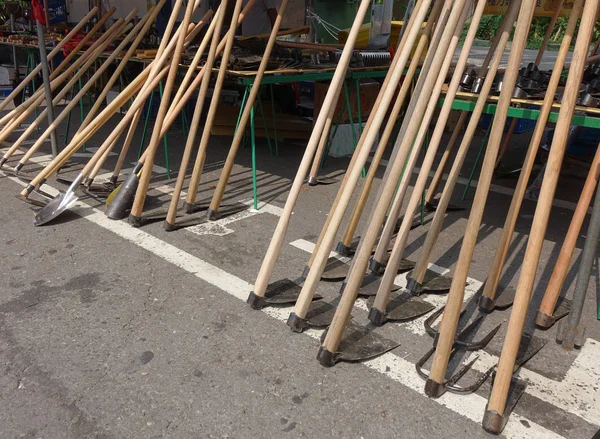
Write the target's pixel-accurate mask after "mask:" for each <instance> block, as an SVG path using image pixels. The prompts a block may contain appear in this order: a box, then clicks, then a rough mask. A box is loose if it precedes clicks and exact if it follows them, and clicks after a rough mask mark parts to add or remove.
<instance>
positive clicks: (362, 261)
mask: <svg viewBox="0 0 600 439" xmlns="http://www.w3.org/2000/svg"><path fill="white" fill-rule="evenodd" d="M453 3H454V4H453V5H452V9H451V11H450V15H449V17H448V22H447V24H446V25H443V24H441V23H442V22H440V24H438V26H439V29H440V30H442V29H443V32H442V36H441V40H440V43H439V45H437V46H434V45H432V49H431V50H432V51H435V52H436V55H437V56H435V59H434V61H433V63H432V65H431V70H430V72H429V74H428V75H427V76H426V77H425V80H424V85H423V92H422V94H420V95H414V96H413V97H412V100H411V101H416V102H417V104H416V105H415V107H414V112H413V113H409V114H407V116H406V119H405V120H407V123H406V124H405V125H406V135H405V136H404V137H402V138H400V137H399V138H398V139H397V142H396V143H397V145H400V147H399V148H398V149H397V151H398V154H397V155H396V157H395V159H394V161H393V162H391V163H390V165H389V166H388V168H390V172H389V178H388V180H387V181H386V183H385V185H384V186H385V187H384V188H383V190H382V192H381V198H380V199H378V200H377V204H376V206H375V207H374V209H373V215H372V218H371V224H370V227H369V228H368V229H367V231H366V233H365V235H364V236H363V238H362V239H361V242H360V244H359V246H358V249H357V252H356V254H355V256H354V259H353V262H352V268H351V269H350V272H349V275H348V277H347V281H346V285H345V287H344V291H343V294H342V298H341V299H340V303H339V305H338V307H337V310H336V313H335V315H334V317H333V321H332V322H331V325H330V327H329V330H328V331H327V336H326V337H325V340H324V342H323V345H322V347H323V348H325V349H326V350H327V351H328V352H331V353H334V352H337V350H338V348H339V344H340V342H341V338H342V334H343V331H344V328H345V325H346V322H347V320H348V318H349V317H350V313H351V310H352V307H353V304H354V301H355V300H356V297H357V295H358V290H359V289H360V286H361V284H362V281H363V278H364V275H365V271H366V269H367V264H368V261H369V257H370V255H371V249H372V248H373V245H374V244H375V242H376V240H377V235H378V234H379V230H380V228H381V225H382V224H383V221H384V219H385V215H386V213H387V208H388V206H389V204H390V202H391V201H392V198H393V197H394V193H395V189H396V182H397V181H398V180H399V179H400V175H401V174H402V170H403V168H404V164H405V162H406V160H407V158H408V155H409V153H410V149H411V145H412V141H413V140H414V138H415V136H416V134H417V132H418V130H419V127H420V125H421V118H422V117H423V115H424V113H425V110H426V107H427V104H428V102H429V98H430V97H431V93H432V88H433V86H434V84H435V83H436V82H437V79H438V73H439V71H440V69H441V67H442V64H443V61H444V59H445V58H446V51H447V49H448V47H449V46H450V41H451V39H452V35H453V34H454V32H455V29H456V27H457V25H458V23H459V21H460V19H461V17H463V16H464V10H465V8H467V6H468V5H470V3H471V1H470V0H457V1H455V2H453ZM423 6H425V7H426V6H428V5H427V4H426V2H424V3H423ZM425 12H426V10H425V11H424V10H422V9H421V10H419V11H418V12H416V13H415V14H416V15H417V16H418V17H419V18H418V19H417V21H416V22H415V24H416V25H418V24H419V23H420V22H422V21H423V20H424V19H425ZM415 31H418V26H415V27H413V28H411V29H408V30H407V33H408V34H410V35H411V37H412V35H413V34H414V33H415ZM415 37H416V35H415ZM412 41H413V42H414V39H412ZM411 46H412V44H411ZM405 49H406V50H407V51H410V49H411V47H409V46H406V47H405ZM402 55H405V50H403V51H402V54H401V55H400V56H402ZM399 67H401V68H402V70H404V65H401V64H399ZM395 73H397V74H398V75H401V74H402V73H403V72H402V71H400V72H395ZM390 84H392V83H390ZM390 100H391V96H390V97H389V98H388V99H385V100H384V101H383V102H382V103H383V104H384V105H383V106H382V107H380V108H379V109H378V111H377V113H378V114H377V116H385V111H386V108H387V107H386V105H389V103H390ZM409 120H410V121H411V122H408V121H409ZM373 126H374V128H375V129H377V128H378V125H376V124H374V125H373ZM369 134H370V135H372V136H373V137H374V135H376V134H377V133H376V132H374V131H371V132H369V133H368V134H367V136H368V135H369ZM370 144H371V142H367V141H365V145H366V146H369V145H370ZM361 152H362V153H363V154H362V155H363V157H361V160H360V161H359V162H358V163H357V165H358V164H360V165H362V164H363V163H364V160H365V159H366V155H367V154H368V149H365V150H364V151H361ZM365 153H366V154H365ZM359 177H360V169H358V166H357V167H356V168H355V169H353V175H352V179H351V180H350V182H349V183H350V184H349V185H348V186H347V187H346V188H345V190H344V191H345V193H344V195H343V198H342V201H341V202H340V204H339V206H338V210H337V211H336V213H335V215H334V216H335V218H334V219H333V220H332V221H331V225H330V229H329V230H328V234H329V236H327V237H326V238H325V239H324V240H323V245H322V247H321V249H320V250H321V252H320V253H321V254H319V255H318V256H317V258H316V259H315V262H314V264H313V266H312V267H311V270H310V273H309V275H308V277H307V279H306V281H305V283H304V287H303V289H302V290H303V291H302V292H303V293H304V291H305V290H307V289H308V287H313V285H314V286H316V284H313V282H312V281H313V276H314V275H313V272H316V273H315V274H318V276H319V278H320V276H321V273H322V271H323V268H324V266H325V264H324V263H325V262H326V259H324V258H323V256H327V255H325V254H324V252H325V251H326V250H328V249H330V247H329V246H330V245H331V243H332V241H333V238H334V237H335V235H334V234H335V232H336V230H337V227H339V224H340V222H341V219H342V218H343V214H344V213H345V209H346V207H347V205H348V202H349V199H350V196H351V195H352V191H353V189H354V186H355V185H356V182H357V181H358V178H359ZM301 296H302V295H301ZM301 298H302V297H301ZM301 304H303V303H301V301H300V299H299V300H298V303H297V304H296V308H298V305H301ZM296 314H298V313H296ZM298 315H300V316H302V314H298ZM305 315H306V314H304V316H305Z"/></svg>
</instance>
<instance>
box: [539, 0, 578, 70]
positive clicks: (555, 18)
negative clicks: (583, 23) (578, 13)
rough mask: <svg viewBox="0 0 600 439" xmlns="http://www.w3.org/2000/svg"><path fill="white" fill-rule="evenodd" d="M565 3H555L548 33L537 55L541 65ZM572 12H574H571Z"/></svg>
mask: <svg viewBox="0 0 600 439" xmlns="http://www.w3.org/2000/svg"><path fill="white" fill-rule="evenodd" d="M564 3H565V1H564V0H558V3H557V4H556V5H555V8H556V9H555V10H554V14H553V15H552V18H551V19H550V23H549V24H548V29H547V30H546V35H544V40H543V41H542V45H541V46H540V49H539V51H538V54H537V57H536V58H535V65H536V66H539V65H540V63H541V62H542V58H543V57H544V52H545V51H546V47H547V46H548V41H550V38H551V37H552V31H553V30H554V26H556V22H557V21H558V17H560V10H561V9H562V7H563V4H564ZM571 14H572V12H571Z"/></svg>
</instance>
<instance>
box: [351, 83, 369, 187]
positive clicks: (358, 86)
mask: <svg viewBox="0 0 600 439" xmlns="http://www.w3.org/2000/svg"><path fill="white" fill-rule="evenodd" d="M354 81H355V87H356V104H357V107H356V117H357V118H358V134H359V136H361V137H362V131H363V130H362V112H361V111H360V82H359V80H358V78H356V79H355V80H354ZM353 131H354V130H353ZM366 176H367V167H366V166H364V167H363V169H362V172H361V177H362V178H365V177H366Z"/></svg>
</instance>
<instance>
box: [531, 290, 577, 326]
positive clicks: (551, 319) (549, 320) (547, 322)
mask: <svg viewBox="0 0 600 439" xmlns="http://www.w3.org/2000/svg"><path fill="white" fill-rule="evenodd" d="M559 300H560V302H559V303H558V305H557V306H556V308H555V309H554V312H553V313H552V315H547V314H546V313H545V312H543V311H542V310H539V311H538V312H537V315H536V316H535V325H536V326H537V327H539V328H542V329H549V328H551V327H552V326H553V325H554V324H555V323H556V322H557V321H559V320H560V319H562V318H563V317H566V316H567V315H568V314H569V311H570V310H571V305H572V302H571V300H570V299H567V298H565V297H563V298H561V299H559Z"/></svg>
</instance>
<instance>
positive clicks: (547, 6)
mask: <svg viewBox="0 0 600 439" xmlns="http://www.w3.org/2000/svg"><path fill="white" fill-rule="evenodd" d="M510 1H511V0H488V1H487V5H486V7H485V11H484V14H494V15H504V14H505V13H506V9H507V7H508V5H510ZM536 3H537V6H536V8H535V14H534V15H535V16H536V17H552V15H553V14H554V11H555V10H556V7H557V6H558V4H559V3H560V0H536ZM573 3H574V2H573V0H565V2H564V3H563V6H562V9H561V11H560V16H561V17H568V16H569V15H571V9H573Z"/></svg>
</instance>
